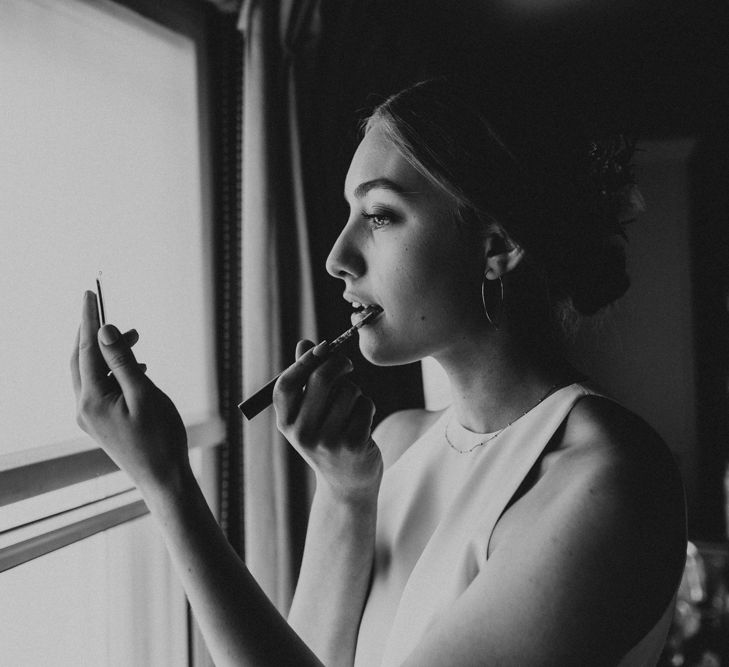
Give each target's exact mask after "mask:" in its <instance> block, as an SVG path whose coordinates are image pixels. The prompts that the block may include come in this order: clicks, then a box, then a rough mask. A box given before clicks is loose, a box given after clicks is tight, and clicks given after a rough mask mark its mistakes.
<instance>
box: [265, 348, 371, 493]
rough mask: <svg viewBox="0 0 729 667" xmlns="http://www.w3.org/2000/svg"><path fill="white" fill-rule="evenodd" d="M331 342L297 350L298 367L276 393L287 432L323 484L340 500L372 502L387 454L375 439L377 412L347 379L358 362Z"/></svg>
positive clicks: (285, 375)
mask: <svg viewBox="0 0 729 667" xmlns="http://www.w3.org/2000/svg"><path fill="white" fill-rule="evenodd" d="M326 354H327V350H326V343H321V344H320V345H319V346H317V347H315V346H314V344H313V343H312V342H311V341H307V340H304V341H300V342H299V344H298V345H297V346H296V358H297V360H296V362H295V363H294V364H292V365H291V366H290V367H289V368H287V369H286V370H285V371H284V372H283V373H281V377H280V378H279V380H278V382H277V383H276V386H275V387H274V391H273V405H274V407H275V409H276V416H277V425H278V428H279V430H280V431H281V433H283V435H284V436H285V437H286V439H287V440H288V441H289V442H290V443H291V444H292V445H293V446H294V447H295V448H296V450H297V451H298V452H299V453H300V454H301V455H302V456H303V457H304V459H305V460H306V461H307V463H308V464H309V465H310V466H311V467H312V468H313V469H314V471H315V473H316V477H317V484H318V486H319V487H321V486H322V485H323V486H324V487H325V488H326V489H327V490H328V491H329V492H331V493H333V494H334V497H335V498H336V499H338V500H341V501H345V502H360V501H363V500H364V501H371V500H372V499H376V498H377V493H378V491H379V488H380V481H381V480H382V471H383V465H382V455H381V454H380V449H379V447H377V445H376V444H375V442H374V441H373V440H372V438H371V429H372V417H373V416H374V413H375V407H374V404H373V403H372V401H371V400H370V399H369V398H367V397H366V396H364V395H363V394H362V392H361V391H360V389H359V387H357V386H356V385H355V384H354V383H353V382H351V381H350V380H349V379H347V377H346V375H347V374H348V373H350V372H351V371H352V362H351V361H350V360H349V359H348V358H347V357H345V356H344V355H342V354H340V353H338V352H335V353H334V354H332V355H331V356H329V357H328V358H326V359H325V360H323V361H322V356H325V355H326Z"/></svg>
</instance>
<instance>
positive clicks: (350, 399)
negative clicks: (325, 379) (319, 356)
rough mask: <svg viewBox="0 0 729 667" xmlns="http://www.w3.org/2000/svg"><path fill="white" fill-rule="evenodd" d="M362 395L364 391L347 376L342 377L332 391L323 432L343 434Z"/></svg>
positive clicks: (322, 426) (322, 427)
mask: <svg viewBox="0 0 729 667" xmlns="http://www.w3.org/2000/svg"><path fill="white" fill-rule="evenodd" d="M361 395H362V391H361V390H360V388H359V387H358V386H357V385H356V384H354V382H352V381H351V380H348V379H346V378H342V379H340V380H339V382H337V384H336V385H335V386H334V387H333V389H332V391H331V396H330V401H329V405H328V408H327V412H326V414H325V416H324V421H323V422H322V425H321V430H322V433H325V434H328V433H336V434H338V435H339V434H341V433H342V431H343V430H344V426H345V424H346V423H347V422H348V421H349V418H350V413H351V412H352V409H353V408H354V405H355V403H356V402H357V399H358V398H359V397H360V396H361Z"/></svg>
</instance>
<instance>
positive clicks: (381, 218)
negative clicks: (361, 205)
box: [362, 213, 392, 228]
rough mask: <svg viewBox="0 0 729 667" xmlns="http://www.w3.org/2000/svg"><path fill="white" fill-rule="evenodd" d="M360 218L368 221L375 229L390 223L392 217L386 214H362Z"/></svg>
mask: <svg viewBox="0 0 729 667" xmlns="http://www.w3.org/2000/svg"><path fill="white" fill-rule="evenodd" d="M362 217H363V218H366V219H367V220H369V221H370V224H371V225H372V226H373V227H375V228H379V227H385V226H386V225H389V224H390V223H391V222H392V216H391V215H389V214H387V213H362Z"/></svg>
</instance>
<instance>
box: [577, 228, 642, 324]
mask: <svg viewBox="0 0 729 667" xmlns="http://www.w3.org/2000/svg"><path fill="white" fill-rule="evenodd" d="M566 273H567V275H569V277H570V281H569V283H570V284H569V285H566V286H565V287H566V289H565V291H566V293H567V295H568V296H569V297H570V299H571V301H572V305H573V307H574V308H575V310H576V311H577V312H578V313H580V314H581V315H594V314H595V313H597V311H599V310H600V309H601V308H604V307H605V306H607V305H609V304H611V303H613V301H615V300H617V299H619V298H620V297H621V296H623V294H625V292H626V291H627V289H628V287H629V286H630V278H629V277H628V274H627V272H626V260H625V247H624V244H623V240H622V239H621V238H619V237H617V236H616V237H613V238H612V239H609V240H607V241H606V242H604V243H601V244H599V245H592V246H590V247H583V248H581V249H580V250H575V251H574V254H573V258H572V260H571V261H569V262H568V268H567V271H566Z"/></svg>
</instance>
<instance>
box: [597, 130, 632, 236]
mask: <svg viewBox="0 0 729 667" xmlns="http://www.w3.org/2000/svg"><path fill="white" fill-rule="evenodd" d="M635 143H636V142H635V140H633V139H628V138H627V137H626V136H625V135H623V134H616V135H613V136H610V137H607V138H605V139H601V140H593V141H591V142H590V145H589V150H588V159H589V164H590V169H589V171H590V177H591V179H592V182H593V185H594V187H595V188H596V190H597V191H598V193H599V194H600V196H601V198H602V200H603V204H604V211H605V213H606V215H607V216H608V217H609V218H610V219H612V220H613V221H614V222H615V223H617V228H615V229H614V232H615V233H616V234H619V235H620V236H623V237H624V236H625V231H624V229H623V227H624V225H626V224H627V223H629V222H632V221H634V220H635V219H636V218H637V217H638V215H640V214H641V213H643V212H645V210H646V206H645V200H644V199H643V195H642V194H641V192H640V190H639V189H638V186H637V185H636V183H635V176H634V174H633V164H632V163H631V160H632V158H633V154H634V153H635V150H636V148H635Z"/></svg>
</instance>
